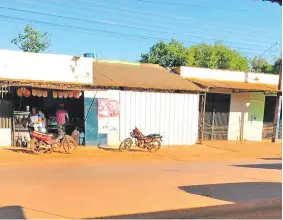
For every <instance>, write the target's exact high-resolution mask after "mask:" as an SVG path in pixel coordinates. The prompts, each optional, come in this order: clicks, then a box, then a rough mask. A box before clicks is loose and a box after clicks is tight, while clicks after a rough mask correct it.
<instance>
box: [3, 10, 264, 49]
mask: <svg viewBox="0 0 283 220" xmlns="http://www.w3.org/2000/svg"><path fill="white" fill-rule="evenodd" d="M0 8H2V9H6V10H12V11H18V12H25V13H31V14H37V15H44V16H51V17H56V18H64V19H70V20H76V21H84V22H90V23H97V24H103V25H111V26H119V27H124V28H130V29H135V30H146V31H153V32H159V33H165V34H175V35H183V36H188V37H193V38H197V39H206V40H214V41H224V40H219V39H216V38H213V37H203V36H198V35H192V34H190V33H183V32H170V31H164V30H160V29H151V28H143V27H139V26H133V25H125V24H120V23H116V22H109V21H103V20H89V19H83V18H74V17H69V16H62V15H58V14H51V13H42V12H36V11H31V10H23V9H16V8H10V7H3V6H1V7H0ZM225 41H226V42H237V41H233V40H225ZM239 43H242V44H246V45H254V46H262V45H259V44H253V43H246V42H241V41H239Z"/></svg>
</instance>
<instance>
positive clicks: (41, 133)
mask: <svg viewBox="0 0 283 220" xmlns="http://www.w3.org/2000/svg"><path fill="white" fill-rule="evenodd" d="M34 133H36V134H39V135H46V136H49V137H52V136H53V134H48V133H43V132H39V131H34Z"/></svg>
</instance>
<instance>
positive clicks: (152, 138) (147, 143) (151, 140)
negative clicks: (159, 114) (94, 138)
mask: <svg viewBox="0 0 283 220" xmlns="http://www.w3.org/2000/svg"><path fill="white" fill-rule="evenodd" d="M133 142H135V145H136V146H137V147H140V148H143V149H146V150H147V151H149V152H151V153H153V152H157V151H158V150H159V149H160V147H161V142H162V136H161V135H160V134H149V135H144V134H143V133H142V132H140V130H139V129H138V128H137V127H135V129H134V130H133V131H132V132H131V133H130V137H129V138H126V139H125V140H124V141H123V142H122V143H121V144H120V146H119V150H120V151H123V150H129V149H130V148H131V147H132V145H133Z"/></svg>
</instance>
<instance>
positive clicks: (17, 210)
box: [0, 206, 25, 219]
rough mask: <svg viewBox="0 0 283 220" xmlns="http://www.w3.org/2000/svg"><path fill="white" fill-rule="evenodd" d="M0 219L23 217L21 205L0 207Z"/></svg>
mask: <svg viewBox="0 0 283 220" xmlns="http://www.w3.org/2000/svg"><path fill="white" fill-rule="evenodd" d="M0 219H25V215H24V212H23V209H22V207H21V206H4V207H0Z"/></svg>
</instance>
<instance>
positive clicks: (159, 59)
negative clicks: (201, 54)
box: [140, 39, 188, 68]
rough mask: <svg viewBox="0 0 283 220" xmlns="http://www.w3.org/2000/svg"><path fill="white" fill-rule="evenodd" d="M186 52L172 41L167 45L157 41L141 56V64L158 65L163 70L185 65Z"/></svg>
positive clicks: (181, 45) (176, 42)
mask: <svg viewBox="0 0 283 220" xmlns="http://www.w3.org/2000/svg"><path fill="white" fill-rule="evenodd" d="M187 56H188V51H187V49H186V48H185V47H184V45H183V44H182V43H180V42H178V41H176V40H174V39H172V40H171V41H170V42H169V43H165V42H164V41H159V42H157V43H156V44H154V45H153V46H152V47H150V49H149V52H148V53H142V54H141V59H140V62H141V63H154V64H159V65H160V66H162V67H165V68H174V67H178V66H183V65H186V60H187Z"/></svg>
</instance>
